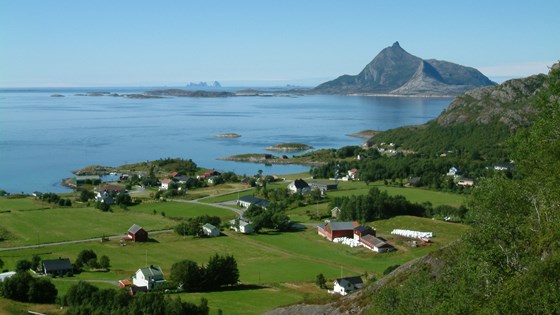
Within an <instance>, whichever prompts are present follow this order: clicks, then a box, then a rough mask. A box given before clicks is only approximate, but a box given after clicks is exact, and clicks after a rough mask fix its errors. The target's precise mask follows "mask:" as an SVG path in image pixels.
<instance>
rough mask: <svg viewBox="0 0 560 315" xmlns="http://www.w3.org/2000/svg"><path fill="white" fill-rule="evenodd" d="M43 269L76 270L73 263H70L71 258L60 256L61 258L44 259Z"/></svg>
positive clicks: (47, 270)
mask: <svg viewBox="0 0 560 315" xmlns="http://www.w3.org/2000/svg"><path fill="white" fill-rule="evenodd" d="M42 264H43V269H45V272H47V273H49V272H57V271H65V270H74V267H73V266H72V263H70V259H68V258H59V259H47V260H43V261H42Z"/></svg>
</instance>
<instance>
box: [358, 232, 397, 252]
mask: <svg viewBox="0 0 560 315" xmlns="http://www.w3.org/2000/svg"><path fill="white" fill-rule="evenodd" d="M360 243H362V245H364V247H366V248H369V249H371V250H372V251H374V252H376V253H386V252H391V251H394V250H395V247H393V245H391V244H389V243H387V242H385V241H384V240H382V239H380V238H379V237H376V236H374V235H371V234H368V235H364V236H362V237H360Z"/></svg>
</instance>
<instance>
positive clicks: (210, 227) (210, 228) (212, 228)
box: [202, 223, 217, 230]
mask: <svg viewBox="0 0 560 315" xmlns="http://www.w3.org/2000/svg"><path fill="white" fill-rule="evenodd" d="M202 228H207V229H209V230H214V229H217V227H215V226H213V225H212V224H210V223H206V224H204V225H203V226H202Z"/></svg>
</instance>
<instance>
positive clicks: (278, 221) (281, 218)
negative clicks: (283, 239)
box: [243, 202, 290, 232]
mask: <svg viewBox="0 0 560 315" xmlns="http://www.w3.org/2000/svg"><path fill="white" fill-rule="evenodd" d="M243 216H244V217H245V218H246V219H249V221H250V222H251V223H252V224H253V230H255V232H259V231H260V230H262V229H263V228H268V229H275V230H278V231H287V230H289V229H290V218H289V217H288V215H287V214H286V208H285V207H284V206H282V204H281V203H274V202H273V203H271V204H269V205H268V207H267V208H266V209H264V208H262V207H259V206H255V205H251V206H250V207H249V209H247V210H246V211H245V212H244V213H243Z"/></svg>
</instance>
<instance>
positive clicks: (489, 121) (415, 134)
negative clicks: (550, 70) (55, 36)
mask: <svg viewBox="0 0 560 315" xmlns="http://www.w3.org/2000/svg"><path fill="white" fill-rule="evenodd" d="M546 79H547V75H544V74H540V75H535V76H531V77H528V78H523V79H514V80H509V81H506V82H504V83H502V84H500V85H498V86H491V87H484V88H479V89H476V90H473V91H470V92H467V93H465V94H463V95H461V96H458V97H457V98H455V100H453V102H452V103H451V104H450V105H449V107H448V108H447V109H445V110H444V111H443V112H442V113H441V115H440V116H439V117H437V118H436V119H434V120H432V121H429V122H428V123H426V124H424V125H420V126H405V127H400V128H396V129H391V130H387V131H385V132H381V133H379V134H377V135H375V136H374V137H373V138H371V139H370V140H369V142H370V143H380V142H387V143H389V142H393V143H397V144H399V145H400V146H401V147H402V148H405V149H412V150H415V151H418V152H422V153H429V154H436V153H445V152H447V151H453V152H461V153H463V154H464V153H467V154H474V155H477V156H483V157H487V158H493V157H494V158H496V157H503V156H504V150H503V148H504V147H503V145H504V141H505V140H506V139H507V138H509V137H510V136H511V135H512V134H513V133H514V132H515V131H516V130H518V129H519V128H526V127H528V126H530V125H531V123H532V122H533V121H534V119H535V117H536V113H537V111H536V109H535V106H534V102H535V99H536V94H537V92H538V91H539V90H540V89H541V88H542V87H543V84H544V82H545V81H546Z"/></svg>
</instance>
